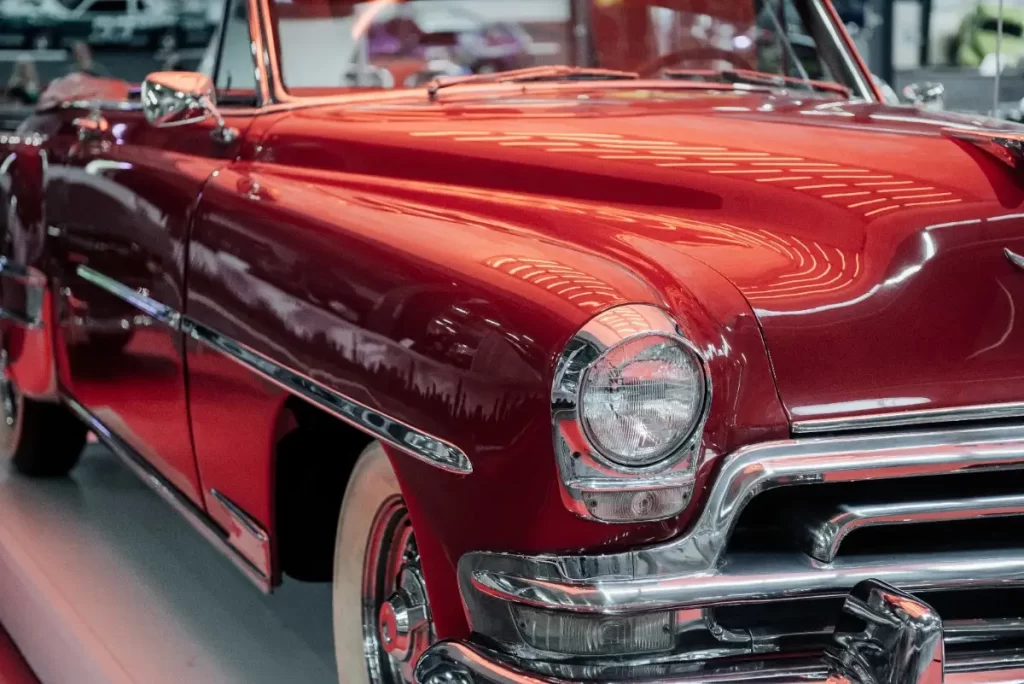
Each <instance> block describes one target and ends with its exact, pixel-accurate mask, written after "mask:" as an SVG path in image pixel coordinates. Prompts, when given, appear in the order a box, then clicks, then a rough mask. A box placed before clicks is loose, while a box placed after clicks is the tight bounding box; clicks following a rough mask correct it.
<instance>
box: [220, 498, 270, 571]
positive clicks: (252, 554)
mask: <svg viewBox="0 0 1024 684" xmlns="http://www.w3.org/2000/svg"><path fill="white" fill-rule="evenodd" d="M210 496H212V497H213V499H214V503H216V504H217V505H219V506H220V507H221V509H222V510H223V511H224V512H225V513H226V514H227V515H228V516H229V517H230V518H231V526H230V527H229V528H228V529H227V535H228V537H227V542H228V543H229V544H231V546H233V547H234V549H235V551H237V552H238V553H240V554H242V556H244V557H245V559H246V560H248V561H249V562H250V563H252V564H253V565H254V566H255V567H256V568H257V569H258V570H259V571H260V573H261V574H263V575H266V576H268V577H269V576H270V575H271V574H272V573H273V571H274V568H273V557H272V555H271V551H270V535H268V534H267V533H266V531H265V530H264V529H263V528H262V527H261V526H260V524H259V523H258V522H256V521H255V520H253V518H252V516H250V515H249V514H248V513H246V512H245V511H243V510H242V509H241V508H239V507H238V505H236V504H235V502H233V501H232V500H231V499H229V498H228V497H226V496H224V495H223V494H222V493H220V492H219V491H217V490H216V489H211V490H210Z"/></svg>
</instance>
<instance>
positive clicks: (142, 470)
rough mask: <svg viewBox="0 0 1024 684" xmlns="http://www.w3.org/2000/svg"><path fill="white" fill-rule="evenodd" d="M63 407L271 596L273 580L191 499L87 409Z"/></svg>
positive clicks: (72, 404) (69, 402) (71, 401)
mask: <svg viewBox="0 0 1024 684" xmlns="http://www.w3.org/2000/svg"><path fill="white" fill-rule="evenodd" d="M64 403H65V404H67V406H68V408H69V409H71V411H72V412H73V413H74V414H75V415H76V416H78V418H79V419H80V420H81V421H82V422H83V423H85V424H86V425H87V426H88V427H89V429H90V430H92V432H93V433H94V434H95V435H96V436H97V437H98V438H99V439H100V441H102V442H103V443H104V444H105V445H106V446H107V448H109V449H110V450H111V451H112V452H113V453H114V455H115V456H117V457H118V458H119V459H120V460H121V461H122V462H123V463H124V464H125V465H126V466H127V467H128V469H129V470H131V471H132V472H133V473H135V475H136V476H138V478H139V479H140V480H142V481H143V483H145V484H146V485H148V486H149V488H150V489H152V490H153V491H154V492H156V494H157V495H158V496H159V497H160V498H161V499H163V500H164V501H166V502H167V503H168V504H170V505H171V507H172V508H174V509H175V510H176V511H178V513H180V514H181V516H182V517H183V518H185V520H187V521H188V522H189V523H190V524H191V525H192V527H194V528H195V529H196V531H197V532H199V534H201V535H202V536H203V537H204V538H206V540H207V541H209V542H210V543H211V544H213V546H214V547H215V548H216V549H217V550H218V551H220V552H221V553H222V554H223V555H224V556H226V557H227V558H228V560H230V561H231V562H232V563H234V565H235V567H237V568H238V569H239V570H241V571H242V574H244V575H245V576H246V577H248V578H249V579H250V580H251V581H252V583H253V584H255V585H256V587H257V588H259V590H260V591H262V592H264V593H270V590H271V583H270V578H269V577H268V576H267V575H265V574H263V573H262V572H260V571H259V570H258V569H257V568H256V567H255V566H254V565H253V564H252V563H250V562H249V561H248V560H247V559H246V558H244V557H242V556H241V555H240V554H239V553H238V552H237V551H236V550H235V549H234V548H233V547H231V546H230V545H229V544H228V538H227V535H226V534H225V532H224V530H222V529H221V528H220V527H219V526H218V525H217V524H216V523H215V522H213V521H212V520H210V518H209V516H207V515H206V513H204V512H203V511H201V510H200V509H199V508H198V507H197V506H196V505H195V504H194V503H193V502H192V500H191V499H189V498H188V497H187V496H185V495H184V494H182V493H181V491H179V490H178V488H177V487H175V486H174V485H173V484H171V483H170V482H169V481H168V480H167V479H166V478H164V476H163V475H161V474H160V473H159V471H157V470H156V469H155V468H154V467H153V466H152V465H150V464H149V463H148V462H146V460H145V459H144V458H142V457H141V456H139V454H138V453H136V451H135V450H134V449H133V448H132V447H131V446H129V445H128V444H127V443H126V442H125V441H124V440H122V439H121V438H120V437H118V436H117V435H116V434H114V433H113V432H112V431H111V430H110V429H109V428H107V426H106V425H104V424H103V423H102V422H101V421H100V420H99V419H98V418H96V416H94V415H93V414H92V413H90V412H89V410H88V409H87V408H85V407H84V406H82V405H81V404H79V403H78V402H77V401H75V400H74V399H72V398H71V397H68V396H66V395H65V396H64Z"/></svg>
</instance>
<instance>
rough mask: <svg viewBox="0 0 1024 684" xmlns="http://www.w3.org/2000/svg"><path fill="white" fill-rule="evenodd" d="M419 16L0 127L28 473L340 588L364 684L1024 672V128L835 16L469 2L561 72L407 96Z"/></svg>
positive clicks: (52, 108)
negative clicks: (896, 60) (545, 44)
mask: <svg viewBox="0 0 1024 684" xmlns="http://www.w3.org/2000/svg"><path fill="white" fill-rule="evenodd" d="M396 4H397V3H394V2H387V1H384V0H381V1H378V2H368V3H351V2H341V1H338V0H319V1H314V0H308V1H305V2H290V3H285V2H280V3H278V2H272V1H271V0H234V2H233V3H232V6H231V7H230V8H229V9H228V11H227V12H226V13H225V19H224V22H223V24H222V26H221V27H220V28H219V30H218V34H217V36H216V37H215V42H214V44H213V47H212V48H211V52H210V58H209V59H207V60H204V64H205V65H206V66H205V69H206V71H205V72H204V73H182V72H172V73H155V74H152V75H151V76H150V77H149V78H148V79H147V80H146V81H145V83H143V84H142V86H141V89H140V88H136V87H132V86H130V85H129V84H124V83H118V82H112V81H97V80H96V79H89V78H81V77H79V78H78V79H77V80H71V81H63V82H60V83H58V84H56V85H55V86H54V87H53V88H51V90H50V92H49V93H47V96H46V97H44V98H43V101H42V103H41V105H40V107H39V109H38V111H36V112H35V113H34V115H33V116H32V117H31V118H30V119H29V120H28V121H26V122H25V123H24V124H23V125H22V126H21V127H20V129H19V131H18V132H17V134H15V135H8V136H0V205H2V207H3V211H2V212H0V235H2V237H3V240H2V242H0V245H2V260H0V306H2V308H0V314H2V318H3V331H4V333H3V337H2V342H3V344H2V352H0V367H2V370H3V373H2V379H3V381H2V383H0V399H2V400H0V408H2V411H3V412H2V417H3V420H2V421H0V436H2V453H3V454H4V455H5V456H6V457H7V458H9V459H11V460H12V461H13V463H14V466H15V467H16V468H17V469H19V470H20V471H21V472H23V473H25V474H28V475H34V476H60V475H63V474H65V473H67V472H68V471H69V470H70V469H71V468H72V467H73V466H74V465H75V463H76V461H77V460H78V458H79V453H80V451H81V448H82V445H83V444H84V441H85V438H86V432H87V431H92V432H93V433H95V434H96V435H97V436H98V437H99V438H100V439H101V440H102V441H103V442H104V443H106V444H107V445H108V446H109V447H110V448H111V449H112V450H113V451H114V452H115V453H116V454H117V455H118V456H120V457H121V458H122V459H123V460H124V462H125V463H126V464H127V465H128V466H129V467H130V468H131V469H133V470H135V471H136V472H138V473H139V474H140V475H141V476H143V478H144V480H145V481H146V482H147V483H148V484H150V485H152V486H153V487H154V488H155V489H156V490H157V491H158V492H159V493H160V494H161V496H163V497H164V498H165V499H166V500H167V501H168V502H169V503H170V504H171V505H172V506H173V507H174V508H176V509H177V510H178V511H179V512H180V513H181V514H183V515H184V516H185V517H186V518H187V519H188V520H190V521H191V522H192V523H194V525H195V526H196V528H197V529H198V530H199V531H200V532H201V533H202V534H203V535H204V536H206V537H207V538H208V539H209V540H210V541H211V543H213V544H214V545H216V546H217V548H219V549H221V550H222V551H223V552H224V553H225V555H226V556H227V557H228V558H229V559H230V560H231V561H232V562H234V563H235V564H236V565H237V567H238V568H239V569H240V570H241V571H242V572H244V573H245V574H246V575H247V576H248V577H249V578H251V579H252V581H253V582H254V583H255V585H256V586H257V587H259V588H260V589H261V590H264V591H271V590H272V589H273V588H274V587H276V586H277V585H279V584H280V583H281V582H283V581H292V580H304V581H330V582H333V587H334V590H333V592H334V594H333V595H334V637H335V647H336V653H337V657H338V667H339V676H340V679H341V680H342V681H344V682H371V683H373V684H381V683H390V684H394V683H397V682H413V681H417V682H421V683H422V684H439V683H442V682H458V683H460V684H490V683H493V684H508V683H512V682H515V683H522V684H526V683H530V684H537V683H545V682H550V683H565V682H613V681H614V682H632V681H637V682H675V683H683V682H687V683H689V682H693V683H696V682H711V681H713V682H720V683H722V684H725V683H730V684H731V683H733V682H741V681H746V680H750V679H757V680H759V681H765V682H772V683H774V684H782V683H785V684H789V683H793V684H796V683H797V682H802V683H806V682H830V683H832V684H838V683H840V682H843V683H849V684H882V683H887V684H897V683H899V684H910V683H915V684H917V683H920V684H938V683H940V682H949V683H950V684H953V683H960V682H963V683H965V684H966V683H967V682H1007V681H1018V680H1020V679H1021V678H1022V676H1024V661H1022V660H1021V656H1020V653H1021V649H1022V648H1024V628H1022V626H1021V625H1022V624H1024V609H1022V606H1024V544H1022V542H1021V537H1020V534H1019V530H1018V528H1019V525H1020V519H1021V516H1022V515H1024V390H1022V388H1021V387H1022V386H1021V382H1020V375H1021V373H1022V371H1024V337H1022V335H1024V332H1022V330H1021V328H1020V326H1018V325H1017V324H1016V311H1017V306H1018V305H1019V304H1024V273H1022V270H1024V211H1022V209H1021V206H1022V203H1024V187H1022V180H1021V177H1020V171H1019V169H1020V166H1021V159H1022V152H1021V149H1022V147H1021V144H1022V141H1024V129H1022V128H1019V127H1016V126H1012V125H1009V124H1003V123H998V122H995V121H992V120H988V119H983V118H977V117H966V116H957V115H952V114H940V113H934V112H928V111H924V110H922V109H918V108H914V107H909V106H907V107H899V106H890V105H886V104H884V103H883V102H882V101H881V99H880V95H879V93H878V91H877V89H876V87H875V85H874V82H873V80H872V78H871V76H870V74H868V73H867V71H866V70H865V68H864V65H863V63H862V62H861V60H860V58H859V57H858V55H857V54H856V52H855V51H854V49H853V47H852V45H851V42H850V40H849V37H848V36H847V35H846V33H845V31H844V28H843V26H842V25H841V23H840V22H839V21H838V18H837V15H836V13H835V11H834V9H833V8H832V7H831V5H829V4H828V2H825V1H824V0H749V1H748V2H742V1H741V2H733V3H713V2H706V1H703V0H579V1H573V2H566V3H564V4H558V3H551V2H548V1H547V0H544V2H531V1H530V0H520V2H516V3H506V2H503V1H501V2H498V1H495V2H490V1H489V0H470V1H467V2H462V3H459V5H460V6H465V7H472V12H473V13H474V15H476V16H479V17H483V18H486V22H487V23H488V24H489V25H500V24H501V23H502V22H506V23H507V22H514V23H516V24H517V25H519V26H520V27H523V28H522V30H524V31H527V32H528V33H529V34H530V35H531V36H535V37H536V36H540V35H543V36H545V38H544V39H543V40H544V41H551V40H552V36H555V37H556V38H557V49H556V50H555V51H554V53H555V54H558V55H560V56H561V58H562V59H563V61H564V62H565V64H556V65H547V66H538V65H533V66H532V67H530V68H524V69H512V70H504V69H506V67H508V66H512V65H511V64H508V65H506V64H504V63H501V64H497V65H495V73H485V74H481V73H477V74H462V75H459V76H455V77H440V78H432V80H430V81H429V82H428V83H427V84H426V85H425V86H424V87H412V88H404V87H401V86H403V85H405V84H406V83H407V82H410V81H408V78H407V77H406V78H394V76H393V74H392V76H391V82H388V81H387V78H386V77H385V76H384V75H383V73H382V72H384V71H387V73H388V74H391V72H390V71H388V61H389V60H392V59H394V58H395V57H396V56H397V55H402V56H404V55H406V53H409V54H413V55H414V56H415V55H416V53H417V51H418V50H419V49H420V48H419V47H415V46H418V45H419V44H420V43H421V42H422V41H423V40H425V39H422V38H421V37H419V36H420V34H423V35H427V34H429V31H425V29H424V26H423V25H421V24H419V23H417V24H416V30H415V31H414V30H413V29H412V27H411V26H409V25H408V24H394V23H392V24H389V23H388V22H390V21H399V22H402V21H404V18H403V19H397V20H392V19H387V18H386V17H387V16H388V15H387V12H389V11H394V12H396V14H395V15H394V16H395V17H405V15H404V14H403V12H404V10H403V9H402V8H400V7H399V8H396V7H393V5H396ZM423 4H424V6H425V5H426V3H423ZM389 8H390V9H389ZM414 9H415V11H418V4H417V7H416V8H414ZM513 11H514V12H517V13H519V15H518V18H516V17H510V16H509V13H510V12H513ZM377 19H380V20H381V22H383V23H381V24H379V25H378V24H377V23H376V20H377ZM418 21H419V20H417V22H418ZM399 25H405V26H406V28H407V29H408V30H409V32H410V35H413V36H414V38H415V40H411V41H410V42H409V43H408V45H411V46H414V47H412V48H409V49H406V47H400V48H399V49H392V48H393V46H392V47H387V48H385V47H382V46H383V45H384V44H385V43H388V44H389V45H391V43H394V44H397V45H400V46H405V45H407V43H405V42H404V41H403V40H398V41H397V42H395V41H393V40H392V38H394V37H395V36H398V35H405V31H406V29H402V30H398V28H396V26H399ZM389 26H390V28H388V27H389ZM417 31H418V32H419V33H417ZM517 31H518V29H517ZM381 32H383V33H381ZM466 32H468V34H469V37H468V38H467V37H466V36H465V35H464V34H463V32H462V29H459V30H458V31H442V32H440V33H447V34H448V37H447V38H446V39H444V40H440V39H438V40H436V41H433V42H434V43H435V44H436V45H438V46H442V47H444V49H447V50H453V49H454V47H455V46H462V45H466V44H472V43H473V42H474V41H476V40H478V39H479V38H480V29H479V28H477V27H476V24H473V25H472V27H471V28H468V29H466ZM513 33H515V32H513ZM452 34H454V35H452ZM385 38H386V40H385ZM389 41H391V43H389ZM428 42H429V41H428ZM523 42H525V41H523ZM510 44H511V43H510ZM374 45H376V47H374ZM518 50H519V49H518V48H516V51H511V50H510V54H516V55H518V54H519V52H517V51H518ZM451 54H454V53H451ZM467 54H477V53H472V52H470V53H467ZM417 58H419V57H417ZM422 58H423V59H424V60H425V59H426V55H425V54H424V55H423V57H422ZM475 59H476V57H472V58H471V59H468V61H466V62H465V63H463V64H461V65H460V66H462V67H464V68H465V69H466V70H473V69H474V66H473V61H474V60H475ZM516 59H518V57H516ZM477 71H481V69H479V68H477ZM413 75H415V73H414V74H413ZM412 82H417V79H414V80H413V81H412ZM385 86H398V87H385Z"/></svg>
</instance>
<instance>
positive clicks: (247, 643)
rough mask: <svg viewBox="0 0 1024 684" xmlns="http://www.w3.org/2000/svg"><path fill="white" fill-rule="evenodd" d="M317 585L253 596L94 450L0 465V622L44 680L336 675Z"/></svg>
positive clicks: (88, 683)
mask: <svg viewBox="0 0 1024 684" xmlns="http://www.w3.org/2000/svg"><path fill="white" fill-rule="evenodd" d="M330 599H331V593H330V587H329V585H324V584H321V585H309V584H301V583H298V582H294V581H291V582H286V583H285V585H284V586H283V587H281V588H280V590H279V592H278V593H275V594H274V595H272V596H264V595H262V594H260V593H259V592H258V590H256V589H255V588H254V587H253V586H252V585H251V584H249V582H248V580H246V579H245V578H244V577H243V576H242V575H241V574H240V573H239V572H238V571H237V570H235V569H234V567H233V566H232V565H231V564H230V563H229V562H228V561H227V560H226V559H225V558H223V557H221V556H220V554H219V553H218V552H217V551H215V550H214V549H213V548H211V547H210V546H209V545H208V543H207V542H206V541H205V540H204V539H202V537H200V536H199V535H198V534H197V533H196V532H195V531H194V530H192V528H191V527H189V525H188V524H187V523H185V522H184V521H183V520H181V519H180V518H178V517H177V514H176V513H175V512H174V511H173V510H172V509H171V508H170V507H169V506H167V505H166V504H165V503H164V502H163V501H162V500H160V499H159V498H157V497H156V495H154V494H153V493H152V492H150V490H149V489H147V488H146V487H145V486H144V485H143V484H142V483H140V482H139V481H138V480H137V479H136V478H135V476H134V475H132V474H131V473H130V472H128V471H127V470H126V469H125V468H123V467H122V466H121V464H120V463H119V462H118V461H117V460H116V459H115V458H114V457H113V456H112V455H110V454H109V453H108V452H107V451H106V450H104V449H103V448H101V447H99V446H96V445H91V446H90V447H89V448H87V450H86V453H85V455H84V456H83V459H82V463H81V464H80V465H79V466H78V467H77V468H76V469H75V471H74V472H73V473H72V476H71V477H70V478H67V479H62V480H47V481H36V480H28V479H25V478H23V477H21V476H18V475H14V474H12V473H10V472H9V471H8V469H7V467H6V466H2V467H0V622H2V623H3V624H4V625H5V626H6V628H7V630H8V632H10V634H11V636H12V637H13V639H14V641H15V642H16V643H17V645H18V647H19V648H20V649H21V651H22V653H23V654H24V655H25V658H26V660H28V662H29V664H30V665H31V666H32V668H33V669H34V670H35V671H36V674H37V675H38V676H39V679H40V680H41V681H42V682H43V684H71V683H72V682H73V683H74V684H94V683H95V684H109V683H112V682H118V683H121V682H125V683H128V682H131V683H140V684H141V683H145V684H162V683H165V682H166V683H170V682H190V683H191V682H195V683H196V684H204V683H206V682H216V683H217V684H222V683H223V684H228V683H234V682H239V683H241V682H245V683H247V684H260V683H262V682H267V683H269V682H274V683H275V684H277V683H280V682H303V683H307V682H308V683H310V684H316V683H319V682H325V683H326V682H332V683H333V682H336V681H337V678H336V670H335V665H334V652H333V646H332V642H331V609H330Z"/></svg>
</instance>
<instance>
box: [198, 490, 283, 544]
mask: <svg viewBox="0 0 1024 684" xmlns="http://www.w3.org/2000/svg"><path fill="white" fill-rule="evenodd" d="M210 495H211V496H213V498H215V499H217V501H218V502H220V505H221V506H223V507H224V509H225V510H227V511H228V513H230V514H231V517H232V518H234V519H235V521H236V522H238V524H239V525H241V526H242V527H244V528H245V531H246V532H248V533H249V534H250V535H252V536H253V537H254V538H256V539H258V540H259V541H261V542H265V541H267V539H268V538H269V537H267V533H266V532H264V531H263V528H262V527H260V525H259V523H257V522H256V521H255V520H253V519H252V518H251V517H250V516H249V514H248V513H246V512H245V511H243V510H242V509H241V508H239V507H238V506H236V505H235V503H234V502H233V501H232V500H231V499H229V498H228V497H226V496H224V495H223V494H221V493H220V492H218V491H217V490H216V489H211V490H210Z"/></svg>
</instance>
